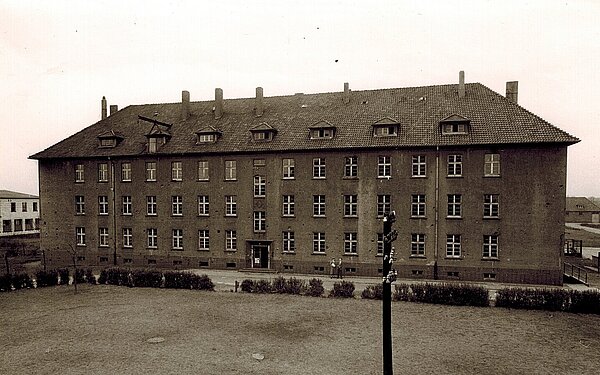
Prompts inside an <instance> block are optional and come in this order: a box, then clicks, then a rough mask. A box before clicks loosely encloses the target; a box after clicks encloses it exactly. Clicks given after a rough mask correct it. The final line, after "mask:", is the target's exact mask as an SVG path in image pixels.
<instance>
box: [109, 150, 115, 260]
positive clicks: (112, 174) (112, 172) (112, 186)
mask: <svg viewBox="0 0 600 375" xmlns="http://www.w3.org/2000/svg"><path fill="white" fill-rule="evenodd" d="M108 161H109V163H110V192H111V200H112V224H113V265H115V266H116V265H117V202H116V199H115V195H116V191H115V164H114V162H113V161H111V160H110V156H109V157H108Z"/></svg>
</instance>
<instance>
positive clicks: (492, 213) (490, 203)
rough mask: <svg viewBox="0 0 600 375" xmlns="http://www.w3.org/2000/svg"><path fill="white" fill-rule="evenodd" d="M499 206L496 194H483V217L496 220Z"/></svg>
mask: <svg viewBox="0 0 600 375" xmlns="http://www.w3.org/2000/svg"><path fill="white" fill-rule="evenodd" d="M499 208H500V204H499V202H498V194H485V195H484V196H483V217H484V218H494V219H497V218H498V211H499Z"/></svg>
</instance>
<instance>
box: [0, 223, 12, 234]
mask: <svg viewBox="0 0 600 375" xmlns="http://www.w3.org/2000/svg"><path fill="white" fill-rule="evenodd" d="M2 232H4V233H8V232H12V221H11V220H2Z"/></svg>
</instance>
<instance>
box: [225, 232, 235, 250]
mask: <svg viewBox="0 0 600 375" xmlns="http://www.w3.org/2000/svg"><path fill="white" fill-rule="evenodd" d="M225 250H227V251H236V250H237V232H236V231H234V230H226V231H225Z"/></svg>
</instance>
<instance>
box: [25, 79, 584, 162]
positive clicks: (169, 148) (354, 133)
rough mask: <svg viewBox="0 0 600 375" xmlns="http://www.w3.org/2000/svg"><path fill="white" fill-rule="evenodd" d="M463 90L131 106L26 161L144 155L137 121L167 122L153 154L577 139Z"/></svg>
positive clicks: (479, 92)
mask: <svg viewBox="0 0 600 375" xmlns="http://www.w3.org/2000/svg"><path fill="white" fill-rule="evenodd" d="M465 89H466V95H465V97H462V98H459V96H458V85H456V84H451V85H436V86H425V87H410V88H397V89H380V90H365V91H352V92H351V93H350V102H349V103H348V104H346V103H344V93H343V92H333V93H321V94H303V95H300V94H298V95H290V96H275V97H265V98H264V99H263V100H264V113H263V115H262V116H260V117H256V116H255V112H254V106H255V99H254V98H243V99H225V100H224V104H223V116H222V117H221V118H219V119H215V118H214V114H213V107H214V101H212V100H210V101H201V102H191V103H190V104H189V113H190V115H189V116H188V118H187V119H186V120H185V121H184V120H182V118H181V105H182V104H181V103H165V104H144V105H131V106H128V107H126V108H124V109H122V110H120V111H118V112H117V113H115V114H113V115H111V116H109V117H107V118H106V119H104V120H101V121H99V122H97V123H96V124H94V125H92V126H90V127H87V128H85V129H83V130H81V131H80V132H78V133H77V134H75V135H73V136H71V137H69V138H67V139H65V140H63V141H61V142H59V143H57V144H55V145H54V146H52V147H50V148H48V149H46V150H44V151H41V152H39V153H37V154H35V155H32V156H31V158H32V159H46V158H70V157H102V156H135V155H144V154H146V153H147V148H146V142H147V138H146V137H145V135H146V134H148V132H149V130H150V128H151V126H152V125H151V124H150V123H148V122H147V121H144V120H140V117H138V116H142V117H145V118H152V119H156V120H157V121H161V122H163V123H167V124H172V127H171V128H170V129H169V133H170V134H171V136H172V138H171V140H170V141H169V142H167V143H166V144H165V145H162V146H161V147H160V148H159V150H158V152H157V153H156V154H158V155H160V154H171V153H177V154H189V153H196V154H197V153H228V152H257V151H294V150H316V149H322V148H327V149H336V148H339V149H348V148H379V147H428V146H454V145H489V144H519V143H521V144H522V143H562V144H573V143H576V142H578V141H579V139H577V138H575V137H573V136H571V135H569V134H567V133H566V132H564V131H562V130H560V129H558V128H556V127H555V126H553V125H551V124H550V123H548V122H546V121H545V120H543V119H541V118H540V117H538V116H536V115H534V114H532V113H531V112H529V111H527V110H526V109H524V108H522V107H521V106H519V105H517V104H515V103H513V102H511V101H509V100H507V99H506V98H505V97H503V96H502V95H499V94H497V93H496V92H494V91H492V90H490V89H489V88H487V87H485V86H484V85H482V84H480V83H471V84H466V85H465ZM454 114H456V115H459V116H462V117H465V118H468V119H469V120H470V130H469V133H468V134H461V135H456V134H454V135H445V134H442V133H441V130H440V126H439V122H440V121H441V120H443V119H445V118H448V117H449V116H451V115H454ZM384 118H391V119H394V120H395V121H398V123H399V124H400V126H399V133H398V136H397V137H373V132H372V125H373V124H375V123H376V122H377V121H379V120H381V119H384ZM321 121H326V122H327V123H329V124H331V125H332V126H335V127H336V129H337V131H336V134H335V138H334V139H330V140H314V139H313V140H311V138H310V135H309V127H312V126H314V125H315V124H317V123H319V122H321ZM263 122H265V123H267V124H269V125H270V126H272V127H273V128H275V129H277V131H278V134H277V136H276V137H275V138H273V140H272V141H270V142H252V137H251V132H250V129H253V128H255V127H256V126H258V125H259V124H261V123H263ZM209 126H212V127H213V128H215V129H219V130H220V131H221V132H222V136H221V137H220V139H219V140H218V142H215V143H205V144H197V143H196V132H197V131H198V129H203V128H206V127H209ZM105 131H114V132H116V133H118V134H122V135H123V136H124V137H125V138H124V139H123V140H122V141H121V142H120V143H119V145H118V146H116V147H114V148H110V149H101V148H98V144H97V140H96V136H97V135H98V134H101V133H102V132H105Z"/></svg>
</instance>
